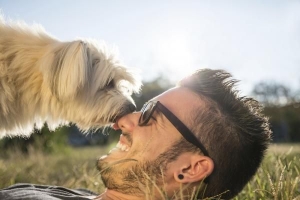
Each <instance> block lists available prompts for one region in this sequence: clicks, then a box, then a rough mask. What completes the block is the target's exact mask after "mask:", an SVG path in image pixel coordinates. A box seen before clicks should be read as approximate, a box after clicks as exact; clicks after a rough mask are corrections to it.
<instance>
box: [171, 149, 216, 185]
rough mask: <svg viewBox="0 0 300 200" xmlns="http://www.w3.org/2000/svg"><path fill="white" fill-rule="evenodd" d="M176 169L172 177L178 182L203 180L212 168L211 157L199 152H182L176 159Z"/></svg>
mask: <svg viewBox="0 0 300 200" xmlns="http://www.w3.org/2000/svg"><path fill="white" fill-rule="evenodd" d="M176 163H177V164H176V165H177V169H176V170H174V171H173V175H174V179H175V181H176V182H179V183H193V182H198V181H201V180H204V179H205V178H206V177H208V176H209V175H210V174H211V173H212V171H213V169H214V162H213V160H212V159H211V158H209V157H207V156H203V155H199V154H192V155H191V154H189V155H186V154H183V155H181V156H179V157H178V160H177V161H176Z"/></svg>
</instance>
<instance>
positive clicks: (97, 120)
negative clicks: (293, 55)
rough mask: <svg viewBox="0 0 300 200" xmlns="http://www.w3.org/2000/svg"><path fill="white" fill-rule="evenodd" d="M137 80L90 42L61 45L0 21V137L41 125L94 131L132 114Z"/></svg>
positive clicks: (35, 28) (25, 133) (32, 29)
mask: <svg viewBox="0 0 300 200" xmlns="http://www.w3.org/2000/svg"><path fill="white" fill-rule="evenodd" d="M140 86H141V82H140V80H139V78H138V76H137V75H136V74H135V73H133V71H131V70H130V69H128V68H126V67H125V66H123V65H122V64H120V62H119V61H117V60H116V59H115V58H114V55H113V53H112V52H109V51H108V49H107V47H105V45H104V44H101V43H98V42H96V41H94V40H76V41H71V42H61V41H59V40H57V39H55V38H54V37H52V36H50V35H49V34H47V33H46V32H45V31H44V29H43V28H42V27H41V26H38V25H36V26H28V25H26V24H24V23H20V22H11V21H9V22H8V21H5V20H4V19H3V17H1V16H0V138H1V137H4V136H15V135H21V136H29V135H30V134H31V132H32V130H33V128H34V127H36V128H41V127H42V126H43V124H44V122H47V124H48V127H49V128H51V129H54V128H55V127H57V126H59V125H60V124H64V123H66V122H73V123H75V124H77V126H78V127H79V128H80V129H82V130H90V129H92V128H99V127H102V126H104V125H108V124H109V123H111V122H113V121H114V120H115V119H116V118H117V117H119V116H122V115H124V114H127V113H129V112H132V111H134V109H135V106H134V102H133V100H132V98H131V97H130V95H131V94H132V92H133V91H134V92H137V91H138V90H139V88H140Z"/></svg>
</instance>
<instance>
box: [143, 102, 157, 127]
mask: <svg viewBox="0 0 300 200" xmlns="http://www.w3.org/2000/svg"><path fill="white" fill-rule="evenodd" d="M154 105H155V104H154V103H153V102H148V103H147V104H145V105H144V107H143V108H142V110H141V111H142V115H141V118H140V122H139V123H140V124H143V123H145V122H147V121H148V119H149V118H150V117H151V115H152V109H153V107H154Z"/></svg>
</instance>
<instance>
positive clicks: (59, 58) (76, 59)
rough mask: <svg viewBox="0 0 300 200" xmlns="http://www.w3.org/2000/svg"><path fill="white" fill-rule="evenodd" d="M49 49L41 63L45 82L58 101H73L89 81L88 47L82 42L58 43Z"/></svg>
mask: <svg viewBox="0 0 300 200" xmlns="http://www.w3.org/2000/svg"><path fill="white" fill-rule="evenodd" d="M49 48H50V49H48V53H47V54H46V55H45V56H44V58H43V61H42V63H41V71H42V73H43V77H44V81H45V82H46V84H47V85H48V86H49V88H50V90H51V92H52V94H53V95H55V96H56V97H57V98H58V99H60V100H68V99H71V98H73V97H75V96H76V94H77V93H78V92H79V91H80V90H81V89H83V87H84V86H85V84H86V82H87V79H88V69H89V65H90V64H89V59H88V50H87V45H86V44H85V43H84V42H82V41H74V42H63V43H62V42H58V43H56V44H55V45H53V46H51V47H49Z"/></svg>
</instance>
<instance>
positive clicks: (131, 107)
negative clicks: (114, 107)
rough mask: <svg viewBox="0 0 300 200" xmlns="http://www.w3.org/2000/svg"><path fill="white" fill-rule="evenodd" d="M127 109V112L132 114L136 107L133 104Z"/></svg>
mask: <svg viewBox="0 0 300 200" xmlns="http://www.w3.org/2000/svg"><path fill="white" fill-rule="evenodd" d="M128 108H129V112H134V111H135V110H136V106H135V105H134V104H130V105H129V106H128Z"/></svg>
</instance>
